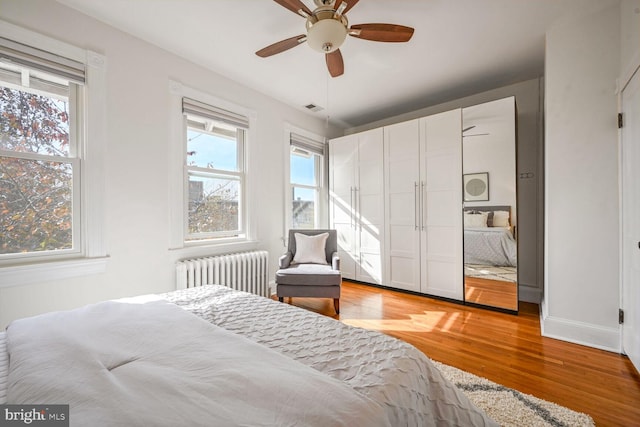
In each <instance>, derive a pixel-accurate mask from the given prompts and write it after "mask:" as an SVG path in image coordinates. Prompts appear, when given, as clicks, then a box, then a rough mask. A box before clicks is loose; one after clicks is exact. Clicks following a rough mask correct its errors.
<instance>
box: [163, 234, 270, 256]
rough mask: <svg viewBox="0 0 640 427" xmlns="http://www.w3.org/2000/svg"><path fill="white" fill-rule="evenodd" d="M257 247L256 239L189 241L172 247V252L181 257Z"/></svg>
mask: <svg viewBox="0 0 640 427" xmlns="http://www.w3.org/2000/svg"><path fill="white" fill-rule="evenodd" d="M257 247H258V241H256V240H244V239H242V240H232V241H230V240H227V241H221V242H211V241H208V242H189V243H185V245H184V247H182V248H173V249H171V251H172V252H176V253H179V254H180V257H181V258H194V257H201V256H210V255H222V254H228V253H232V252H243V251H251V250H254V249H256V248H257Z"/></svg>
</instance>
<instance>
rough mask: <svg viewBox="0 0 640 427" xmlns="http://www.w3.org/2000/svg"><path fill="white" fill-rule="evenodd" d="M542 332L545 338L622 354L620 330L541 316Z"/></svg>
mask: <svg viewBox="0 0 640 427" xmlns="http://www.w3.org/2000/svg"><path fill="white" fill-rule="evenodd" d="M542 312H544V310H542ZM540 330H541V334H542V336H543V337H548V338H554V339H558V340H562V341H567V342H572V343H574V344H580V345H586V346H588V347H594V348H598V349H600V350H606V351H611V352H614V353H620V351H621V350H620V339H621V336H620V328H605V327H603V326H598V325H592V324H589V323H584V322H577V321H575V320H569V319H562V318H559V317H554V316H547V317H544V316H543V315H542V314H541V315H540Z"/></svg>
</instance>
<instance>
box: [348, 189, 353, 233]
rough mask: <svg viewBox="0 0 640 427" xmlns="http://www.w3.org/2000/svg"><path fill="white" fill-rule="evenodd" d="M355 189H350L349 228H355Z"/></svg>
mask: <svg viewBox="0 0 640 427" xmlns="http://www.w3.org/2000/svg"><path fill="white" fill-rule="evenodd" d="M353 209H354V206H353V187H349V226H351V228H353Z"/></svg>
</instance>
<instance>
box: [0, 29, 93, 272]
mask: <svg viewBox="0 0 640 427" xmlns="http://www.w3.org/2000/svg"><path fill="white" fill-rule="evenodd" d="M84 79H85V69H84V64H82V63H79V62H76V61H74V60H70V59H68V58H64V57H61V56H57V55H54V54H51V53H48V52H45V51H42V50H39V49H36V48H33V47H30V46H26V45H23V44H21V43H17V42H14V41H12V40H9V39H6V38H2V37H0V229H2V233H1V234H0V260H16V259H37V258H38V257H43V256H49V257H50V256H56V255H74V254H76V255H77V254H80V253H82V251H83V248H82V240H81V228H80V227H81V222H82V219H83V218H82V217H83V211H82V207H81V206H82V204H81V200H80V195H81V186H82V182H81V181H82V178H81V173H80V170H81V168H82V162H83V158H82V153H81V150H80V147H81V145H80V144H79V141H78V137H79V135H80V134H81V132H79V130H80V129H81V127H82V121H81V119H80V117H81V114H80V111H79V110H80V107H81V102H80V101H79V100H80V99H81V94H82V90H83V84H84Z"/></svg>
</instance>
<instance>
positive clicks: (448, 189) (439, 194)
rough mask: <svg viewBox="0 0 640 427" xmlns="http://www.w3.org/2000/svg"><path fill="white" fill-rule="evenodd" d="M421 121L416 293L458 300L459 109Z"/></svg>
mask: <svg viewBox="0 0 640 427" xmlns="http://www.w3.org/2000/svg"><path fill="white" fill-rule="evenodd" d="M421 125H422V127H423V132H422V135H423V137H422V140H421V154H420V160H421V164H422V166H421V176H420V183H419V184H420V194H421V197H420V200H421V209H420V220H419V226H420V230H421V233H420V234H421V246H422V249H423V250H422V253H423V256H422V263H421V264H422V268H421V271H422V279H421V284H420V292H422V293H425V294H429V295H436V296H440V297H445V298H451V299H456V300H460V301H462V299H463V288H464V287H463V282H464V280H463V266H462V110H461V109H456V110H452V111H447V112H445V113H440V114H435V115H433V116H429V117H425V118H423V119H421Z"/></svg>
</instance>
